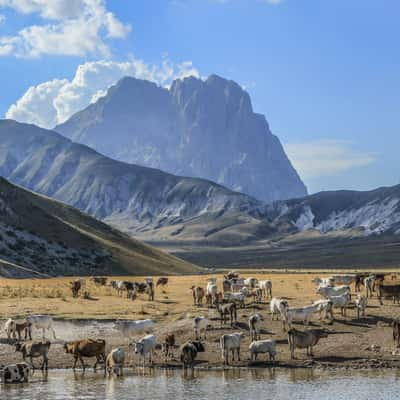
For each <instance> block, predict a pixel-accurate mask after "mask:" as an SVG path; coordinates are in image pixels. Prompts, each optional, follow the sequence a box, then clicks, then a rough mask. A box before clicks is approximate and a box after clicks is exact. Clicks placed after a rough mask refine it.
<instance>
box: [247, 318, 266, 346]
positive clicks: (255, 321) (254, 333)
mask: <svg viewBox="0 0 400 400" xmlns="http://www.w3.org/2000/svg"><path fill="white" fill-rule="evenodd" d="M261 321H264V318H263V317H262V315H260V314H254V315H252V316H251V317H250V318H249V330H250V338H251V340H257V339H260V326H259V325H260V323H261Z"/></svg>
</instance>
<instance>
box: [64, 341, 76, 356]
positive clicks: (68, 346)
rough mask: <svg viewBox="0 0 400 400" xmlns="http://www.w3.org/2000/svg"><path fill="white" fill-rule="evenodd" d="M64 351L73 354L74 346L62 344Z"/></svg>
mask: <svg viewBox="0 0 400 400" xmlns="http://www.w3.org/2000/svg"><path fill="white" fill-rule="evenodd" d="M63 347H64V350H65V352H66V353H67V354H72V353H73V352H74V345H73V343H68V342H67V343H64V346H63Z"/></svg>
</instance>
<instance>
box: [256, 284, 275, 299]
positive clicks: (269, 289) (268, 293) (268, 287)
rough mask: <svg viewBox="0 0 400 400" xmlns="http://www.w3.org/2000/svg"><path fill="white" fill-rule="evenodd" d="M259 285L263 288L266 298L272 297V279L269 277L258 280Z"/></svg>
mask: <svg viewBox="0 0 400 400" xmlns="http://www.w3.org/2000/svg"><path fill="white" fill-rule="evenodd" d="M258 287H259V288H260V289H261V290H262V293H263V296H264V297H265V298H267V297H269V298H271V299H272V281H271V280H269V279H267V280H263V281H260V282H258Z"/></svg>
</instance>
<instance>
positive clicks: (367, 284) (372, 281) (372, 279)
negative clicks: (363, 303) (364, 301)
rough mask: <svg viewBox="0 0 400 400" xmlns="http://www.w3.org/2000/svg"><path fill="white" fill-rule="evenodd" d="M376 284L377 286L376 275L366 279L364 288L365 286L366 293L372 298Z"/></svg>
mask: <svg viewBox="0 0 400 400" xmlns="http://www.w3.org/2000/svg"><path fill="white" fill-rule="evenodd" d="M374 284H375V275H370V276H367V277H366V278H365V279H364V286H365V291H366V296H367V298H368V297H371V298H372V292H373V289H374Z"/></svg>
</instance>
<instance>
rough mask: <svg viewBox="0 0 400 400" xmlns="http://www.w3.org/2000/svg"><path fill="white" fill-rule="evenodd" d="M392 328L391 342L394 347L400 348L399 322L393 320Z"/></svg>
mask: <svg viewBox="0 0 400 400" xmlns="http://www.w3.org/2000/svg"><path fill="white" fill-rule="evenodd" d="M392 328H393V341H394V343H395V345H396V347H400V320H398V319H395V320H393V323H392Z"/></svg>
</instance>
